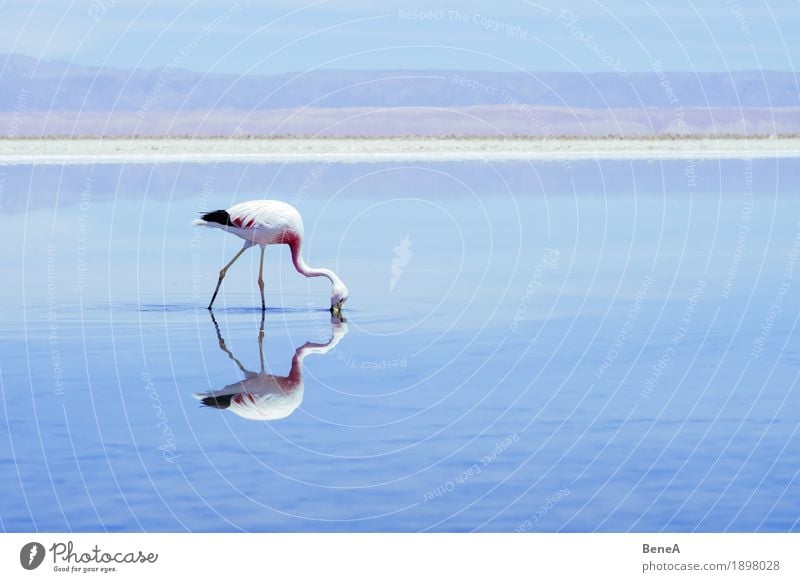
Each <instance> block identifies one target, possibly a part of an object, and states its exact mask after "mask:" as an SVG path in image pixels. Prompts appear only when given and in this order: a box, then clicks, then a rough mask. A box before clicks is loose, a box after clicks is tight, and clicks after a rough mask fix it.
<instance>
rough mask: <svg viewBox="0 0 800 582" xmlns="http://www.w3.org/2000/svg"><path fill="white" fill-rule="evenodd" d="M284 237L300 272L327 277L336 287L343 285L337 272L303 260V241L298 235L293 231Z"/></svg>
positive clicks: (295, 265) (306, 274)
mask: <svg viewBox="0 0 800 582" xmlns="http://www.w3.org/2000/svg"><path fill="white" fill-rule="evenodd" d="M283 238H284V240H285V241H286V243H287V244H288V245H289V248H290V249H291V250H292V262H293V263H294V268H295V269H297V272H298V273H300V274H301V275H304V276H306V277H325V278H327V279H328V280H329V281H330V282H331V284H332V285H333V287H334V288H339V287H342V286H343V283H342V280H341V279H339V277H338V276H337V275H336V273H334V272H333V271H331V270H330V269H324V268H315V267H309V266H308V265H307V264H306V262H305V260H303V255H302V253H301V252H300V251H301V246H302V243H301V240H300V237H299V236H298V235H296V234H294V233H291V234H287V235H284V237H283Z"/></svg>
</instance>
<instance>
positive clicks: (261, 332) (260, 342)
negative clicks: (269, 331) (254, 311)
mask: <svg viewBox="0 0 800 582" xmlns="http://www.w3.org/2000/svg"><path fill="white" fill-rule="evenodd" d="M258 356H259V357H260V358H261V373H262V374H263V373H264V312H263V311H262V312H261V327H260V328H259V329H258Z"/></svg>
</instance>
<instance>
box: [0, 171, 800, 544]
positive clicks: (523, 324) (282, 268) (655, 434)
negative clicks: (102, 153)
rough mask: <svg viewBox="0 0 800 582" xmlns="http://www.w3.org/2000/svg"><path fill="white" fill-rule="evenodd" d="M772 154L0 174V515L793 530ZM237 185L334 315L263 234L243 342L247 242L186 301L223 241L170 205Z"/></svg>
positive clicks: (784, 196)
mask: <svg viewBox="0 0 800 582" xmlns="http://www.w3.org/2000/svg"><path fill="white" fill-rule="evenodd" d="M798 170H800V161H795V160H782V161H779V160H763V161H752V162H751V161H749V160H731V161H726V162H716V161H707V162H702V163H697V164H695V163H693V162H686V161H675V162H664V163H657V164H656V163H652V162H646V161H642V162H624V161H619V162H610V161H609V162H603V163H599V164H598V163H593V162H581V163H571V164H567V163H559V162H549V163H548V162H546V163H537V164H532V165H531V164H525V163H513V164H512V163H509V164H491V165H490V164H475V163H468V164H467V163H465V164H416V165H409V164H390V163H386V164H375V165H370V164H341V165H312V164H294V165H287V166H279V165H264V166H257V165H250V166H248V165H235V164H224V165H213V164H212V165H191V164H190V165H163V166H159V165H155V166H153V165H129V166H124V165H123V166H91V165H85V166H64V167H60V166H8V167H5V168H0V184H2V188H1V189H0V192H1V193H2V194H0V208H1V209H2V213H3V218H4V228H3V232H2V234H0V237H2V242H3V248H4V249H5V251H4V252H3V254H2V267H3V273H4V276H5V285H3V286H2V288H0V299H1V300H2V308H1V310H2V319H0V322H2V323H0V343H1V344H2V349H1V350H0V396H2V409H1V410H2V413H0V418H2V431H0V464H2V467H3V476H4V478H3V479H2V485H0V525H2V528H3V530H4V531H29V530H39V531H96V530H97V531H184V530H190V531H239V530H245V531H422V530H424V531H473V530H480V531H614V532H616V531H789V530H797V529H798V517H799V516H800V492H798V472H799V471H800V452H798V451H800V447H798V445H800V437H799V436H798V426H800V424H799V422H798V420H799V419H798V415H800V413H799V412H798V411H799V410H800V406H798V399H799V398H798V397H799V396H800V392H799V391H798V387H797V379H798V371H800V350H799V349H798V348H797V345H796V344H797V342H796V341H795V340H796V334H797V332H796V326H797V322H798V315H799V314H800V310H799V308H800V299H798V294H797V293H796V288H797V285H798V281H797V278H798V277H800V273H798V271H797V263H796V261H797V256H798V254H799V253H800V226H798V216H800V198H798V196H797V192H796V187H795V184H797V183H798V182H797V180H796V179H795V178H796V177H797V174H798ZM260 196H268V197H273V198H280V199H283V200H286V201H289V202H293V203H294V204H295V205H296V206H297V207H298V208H299V209H300V211H301V213H302V214H303V216H304V217H305V222H306V233H307V240H306V244H305V252H306V257H307V260H308V262H309V263H310V264H311V265H314V266H329V267H331V268H333V269H335V270H336V271H337V272H338V273H339V274H340V275H341V277H342V278H343V279H344V281H345V282H346V283H347V285H348V286H349V288H350V290H351V299H350V301H349V302H348V303H347V305H346V313H345V315H346V318H347V321H346V322H332V321H331V317H330V315H329V314H328V312H327V311H326V307H327V306H328V293H329V285H328V284H327V281H326V280H324V279H311V280H307V279H305V278H303V277H301V276H300V275H298V274H297V273H295V272H294V270H293V269H292V266H291V261H290V257H289V253H288V250H287V249H286V248H282V247H280V248H279V247H270V248H268V249H267V264H266V267H265V279H266V282H267V304H268V306H269V309H268V311H267V313H266V314H265V318H264V322H263V339H260V333H259V332H260V329H261V326H262V321H261V313H260V310H257V309H255V307H256V306H258V305H259V304H260V299H259V296H258V288H257V286H256V278H257V272H258V265H257V258H258V252H257V251H252V250H251V251H249V252H248V253H246V254H245V255H244V256H243V258H242V259H241V260H240V261H239V262H238V263H237V264H236V265H235V266H234V267H232V269H231V271H230V273H229V275H228V277H227V279H226V280H225V282H224V284H223V288H222V291H221V294H220V296H219V298H218V299H217V306H218V309H216V310H215V312H214V319H213V320H212V318H211V316H210V315H209V313H208V312H207V311H206V310H205V309H204V307H205V305H206V304H207V301H208V299H209V297H210V294H211V292H212V290H213V287H214V284H215V283H216V277H217V272H218V269H219V268H220V267H221V266H222V265H223V264H224V263H225V262H226V261H227V260H229V258H230V257H231V256H232V255H233V254H235V252H236V251H237V250H238V248H239V242H238V240H237V239H235V238H234V237H232V236H230V235H226V234H224V233H222V232H219V231H209V230H201V229H195V228H193V227H191V226H190V221H191V220H192V219H193V218H195V217H196V215H197V212H199V211H201V210H211V209H216V208H223V207H226V206H229V205H230V204H231V203H233V202H234V201H241V200H247V199H250V198H255V197H260ZM262 356H263V360H264V365H263V370H262V365H261V358H262ZM296 356H297V357H296ZM293 359H294V360H295V361H294V365H293ZM243 379H247V380H249V381H250V384H248V386H249V387H250V388H248V391H249V392H251V395H255V396H254V400H258V402H259V403H260V405H259V406H258V407H254V406H253V405H249V406H248V404H247V401H246V399H245V398H246V397H245V398H243V397H241V396H239V397H238V399H239V403H238V405H237V404H236V402H237V401H236V393H237V391H239V390H238V388H237V387H241V386H242V384H241V382H242V380H243ZM280 383H283V384H280ZM278 384H280V385H281V386H283V391H281V390H278V391H277V392H276V391H275V390H274V386H276V385H278ZM270 386H272V387H273V388H272V391H271V392H270ZM220 390H225V392H222V393H220V392H216V394H217V396H219V398H218V400H219V402H218V403H217V404H218V405H219V406H220V408H216V407H213V406H204V405H203V404H202V403H201V401H200V400H198V397H197V396H196V395H197V394H201V396H200V397H201V398H202V397H203V396H206V397H208V395H209V393H214V391H220ZM258 390H262V391H261V392H259V391H258ZM259 394H260V395H261V396H258V395H259ZM256 396H258V398H256ZM226 397H227V400H226ZM231 403H233V404H231ZM226 406H227V408H226ZM259 415H261V416H259ZM264 415H266V416H267V417H269V418H274V417H280V418H279V419H277V420H269V421H265V420H253V419H252V418H253V417H256V418H263V417H264ZM270 415H271V416H270Z"/></svg>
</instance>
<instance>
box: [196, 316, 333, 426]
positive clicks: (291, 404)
mask: <svg viewBox="0 0 800 582" xmlns="http://www.w3.org/2000/svg"><path fill="white" fill-rule="evenodd" d="M211 321H212V322H213V323H214V329H216V331H217V339H218V340H219V347H220V349H221V350H222V351H223V352H225V353H226V354H227V355H228V357H229V358H230V359H231V360H233V361H234V362H235V363H236V365H237V366H238V367H239V369H240V370H241V371H242V373H243V374H244V379H243V380H240V381H238V382H234V383H233V384H228V385H227V386H225V387H224V388H221V389H219V390H213V391H210V392H201V393H198V394H195V395H194V396H195V398H197V399H198V400H200V401H201V402H202V403H203V404H204V405H206V406H209V407H212V408H221V409H226V410H230V411H231V412H233V413H234V414H237V415H238V416H241V417H242V418H247V419H249V420H279V419H281V418H286V417H287V416H289V415H290V414H292V413H293V412H294V411H295V410H296V409H297V407H298V406H300V404H301V403H302V402H303V360H304V359H305V357H306V356H308V355H309V354H326V353H328V352H329V351H331V350H332V349H333V348H335V347H336V344H338V343H339V341H341V339H342V338H343V337H344V336H345V335H346V334H347V322H346V320H344V319H340V318H338V317H331V339H330V340H328V342H327V343H324V344H320V343H313V342H306V343H305V344H303V345H302V346H300V347H299V348H297V349H296V350H295V352H294V357H293V358H292V368H291V370H290V371H289V375H288V376H276V375H273V374H267V373H266V371H265V366H264V314H263V313H262V314H261V327H260V329H259V332H258V353H259V357H260V359H261V370H260V371H259V372H253V371H251V370H248V369H246V368H245V367H244V366H243V365H242V363H241V362H240V361H239V360H238V359H237V358H236V356H234V355H233V352H231V351H230V349H228V347H227V346H226V345H225V340H224V339H223V338H222V334H221V333H220V330H219V325H218V324H217V320H216V319H215V318H214V314H213V313H211Z"/></svg>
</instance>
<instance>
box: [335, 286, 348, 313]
mask: <svg viewBox="0 0 800 582" xmlns="http://www.w3.org/2000/svg"><path fill="white" fill-rule="evenodd" d="M349 296H350V292H349V291H348V290H347V287H345V285H344V283H342V282H341V281H339V283H338V284H337V285H334V286H333V290H332V291H331V315H334V316H335V317H341V316H342V305H344V302H345V301H347V298H348V297H349Z"/></svg>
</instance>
